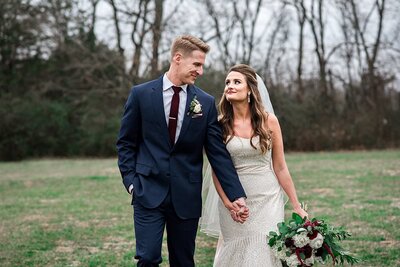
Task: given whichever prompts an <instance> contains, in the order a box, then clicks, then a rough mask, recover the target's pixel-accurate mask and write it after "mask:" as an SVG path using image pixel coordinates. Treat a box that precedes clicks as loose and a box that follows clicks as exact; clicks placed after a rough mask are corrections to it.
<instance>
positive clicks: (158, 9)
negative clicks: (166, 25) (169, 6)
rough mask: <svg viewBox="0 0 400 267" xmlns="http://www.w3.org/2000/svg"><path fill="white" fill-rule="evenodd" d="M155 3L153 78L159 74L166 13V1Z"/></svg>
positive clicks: (159, 0)
mask: <svg viewBox="0 0 400 267" xmlns="http://www.w3.org/2000/svg"><path fill="white" fill-rule="evenodd" d="M154 3H155V14H154V23H153V27H152V32H153V42H152V58H151V63H150V65H151V71H150V74H151V76H156V75H157V74H158V71H159V69H158V63H159V46H160V41H161V35H162V23H163V13H164V6H163V5H164V0H154Z"/></svg>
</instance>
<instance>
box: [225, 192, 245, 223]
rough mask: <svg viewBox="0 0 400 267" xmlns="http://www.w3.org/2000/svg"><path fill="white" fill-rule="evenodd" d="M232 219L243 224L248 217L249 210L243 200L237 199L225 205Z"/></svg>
mask: <svg viewBox="0 0 400 267" xmlns="http://www.w3.org/2000/svg"><path fill="white" fill-rule="evenodd" d="M225 207H226V208H227V209H228V210H229V212H230V214H231V217H232V219H233V220H234V221H235V222H238V223H244V222H245V221H246V220H247V218H248V217H249V208H248V207H247V206H246V202H245V200H244V198H242V197H241V198H238V199H236V200H235V201H233V202H227V203H225Z"/></svg>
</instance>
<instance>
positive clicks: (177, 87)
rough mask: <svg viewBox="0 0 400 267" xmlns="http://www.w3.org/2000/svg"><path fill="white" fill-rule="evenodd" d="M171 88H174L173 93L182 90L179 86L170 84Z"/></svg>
mask: <svg viewBox="0 0 400 267" xmlns="http://www.w3.org/2000/svg"><path fill="white" fill-rule="evenodd" d="M172 89H173V90H174V93H175V94H179V92H180V91H181V90H182V88H181V87H179V86H172Z"/></svg>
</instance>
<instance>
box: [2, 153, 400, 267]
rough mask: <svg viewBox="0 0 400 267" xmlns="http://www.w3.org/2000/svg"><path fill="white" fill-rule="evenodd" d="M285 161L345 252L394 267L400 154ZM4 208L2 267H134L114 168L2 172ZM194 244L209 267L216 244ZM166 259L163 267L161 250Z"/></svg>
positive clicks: (72, 165) (80, 162) (127, 216)
mask: <svg viewBox="0 0 400 267" xmlns="http://www.w3.org/2000/svg"><path fill="white" fill-rule="evenodd" d="M286 159H287V162H288V165H289V169H290V170H291V173H292V176H293V179H294V181H295V184H296V187H297V192H298V195H299V198H300V200H301V201H305V202H307V203H308V206H309V208H310V210H309V213H310V214H311V215H312V216H317V217H319V218H320V217H323V218H326V220H327V221H329V222H330V223H331V224H333V225H336V226H340V225H344V226H346V228H347V230H349V231H350V232H352V233H353V236H352V237H351V238H350V240H348V241H345V243H344V245H345V247H346V248H348V249H350V250H351V251H353V252H355V253H357V255H358V256H359V257H360V258H362V259H363V262H362V263H361V264H359V266H400V257H399V251H400V230H399V225H400V151H399V150H392V151H370V152H337V153H334V152H332V153H289V154H287V156H286ZM0 200H1V201H0V218H1V224H0V266H133V263H132V262H133V261H132V258H133V256H134V233H133V225H132V208H131V206H130V197H129V195H128V194H127V193H126V191H125V189H124V188H123V186H122V183H121V181H120V177H119V173H118V169H117V167H116V160H115V159H76V160H69V159H65V160H61V159H60V160H59V159H55V160H52V159H50V160H32V161H23V162H18V163H0ZM286 212H287V215H288V216H289V215H290V213H291V211H290V207H289V206H288V207H287V211H286ZM196 242H197V247H196V265H197V266H212V261H213V256H214V248H215V246H216V240H215V239H213V238H210V237H208V236H206V235H204V234H202V233H199V235H198V237H197V241H196ZM164 243H165V242H164ZM163 258H164V262H163V265H162V266H168V259H167V258H168V257H167V248H166V244H164V245H163ZM327 266H331V265H327Z"/></svg>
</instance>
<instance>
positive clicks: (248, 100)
mask: <svg viewBox="0 0 400 267" xmlns="http://www.w3.org/2000/svg"><path fill="white" fill-rule="evenodd" d="M247 102H249V103H250V92H248V93H247Z"/></svg>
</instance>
